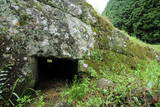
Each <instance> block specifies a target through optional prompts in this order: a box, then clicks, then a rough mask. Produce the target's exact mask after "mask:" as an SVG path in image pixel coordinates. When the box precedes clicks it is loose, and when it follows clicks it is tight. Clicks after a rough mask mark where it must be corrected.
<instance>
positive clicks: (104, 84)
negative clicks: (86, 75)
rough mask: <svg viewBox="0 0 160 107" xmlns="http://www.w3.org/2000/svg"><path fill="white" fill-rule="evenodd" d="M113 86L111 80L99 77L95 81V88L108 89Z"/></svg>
mask: <svg viewBox="0 0 160 107" xmlns="http://www.w3.org/2000/svg"><path fill="white" fill-rule="evenodd" d="M114 87H115V83H113V82H112V81H111V80H107V79H105V78H101V79H99V80H98V81H97V88H101V89H109V88H114Z"/></svg>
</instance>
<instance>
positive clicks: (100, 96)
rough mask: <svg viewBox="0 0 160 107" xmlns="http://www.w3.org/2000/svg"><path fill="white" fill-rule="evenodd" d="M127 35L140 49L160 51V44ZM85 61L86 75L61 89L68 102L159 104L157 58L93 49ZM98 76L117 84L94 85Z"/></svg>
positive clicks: (83, 105) (89, 106) (94, 106)
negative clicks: (86, 66) (100, 86)
mask: <svg viewBox="0 0 160 107" xmlns="http://www.w3.org/2000/svg"><path fill="white" fill-rule="evenodd" d="M122 32H123V31H122ZM127 36H128V35H127ZM128 37H129V40H130V41H131V42H133V43H134V44H138V45H135V46H139V47H138V48H140V49H141V47H150V48H153V49H154V50H155V51H156V52H160V45H150V44H146V43H144V42H142V41H140V40H138V39H137V38H135V37H130V36H128ZM143 51H145V48H143ZM144 53H145V52H144ZM141 54H143V53H141ZM141 54H140V55H141ZM85 63H87V64H88V65H89V67H88V69H87V70H86V73H87V76H86V78H83V79H82V81H75V82H74V83H73V85H72V87H70V88H66V89H64V90H63V92H62V93H61V96H62V99H63V100H64V101H65V102H67V103H68V104H70V105H72V106H75V107H100V106H101V107H109V106H124V107H140V106H144V107H151V106H155V107H159V106H160V64H159V63H158V62H157V61H156V60H153V59H150V58H148V59H147V57H145V58H139V57H137V56H133V57H129V56H126V55H122V54H118V53H116V52H112V51H109V50H100V49H94V50H92V53H91V58H90V59H89V60H86V61H85ZM101 78H105V79H107V80H111V81H113V82H114V83H115V84H116V86H115V87H114V88H112V89H111V88H109V89H100V88H97V87H96V85H97V80H99V79H101Z"/></svg>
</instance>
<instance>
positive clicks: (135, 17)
mask: <svg viewBox="0 0 160 107" xmlns="http://www.w3.org/2000/svg"><path fill="white" fill-rule="evenodd" d="M159 7H160V1H159V0H147V1H146V0H110V1H109V3H108V5H107V7H106V10H105V11H104V15H106V16H107V17H108V18H109V19H110V20H111V21H112V23H113V24H114V25H115V26H116V27H118V28H120V29H123V30H126V31H127V32H128V33H129V34H130V35H132V36H136V37H137V38H140V39H141V40H143V41H146V42H149V43H159V42H160V31H159V29H160V19H159V18H160V8H159Z"/></svg>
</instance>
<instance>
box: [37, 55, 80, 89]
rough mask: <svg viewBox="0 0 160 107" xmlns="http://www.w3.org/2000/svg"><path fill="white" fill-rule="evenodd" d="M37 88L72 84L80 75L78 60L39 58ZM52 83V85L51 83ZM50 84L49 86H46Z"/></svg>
mask: <svg viewBox="0 0 160 107" xmlns="http://www.w3.org/2000/svg"><path fill="white" fill-rule="evenodd" d="M37 73H38V76H37V83H36V87H38V88H40V87H49V85H51V84H52V85H54V83H53V81H54V82H66V83H71V82H72V81H73V79H74V76H75V75H76V74H77V73H78V60H72V59H65V58H55V57H52V58H44V57H38V58H37ZM51 81H52V83H50V82H51ZM44 84H45V85H47V84H49V85H48V86H44Z"/></svg>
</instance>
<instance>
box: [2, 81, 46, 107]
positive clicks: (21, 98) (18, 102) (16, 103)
mask: <svg viewBox="0 0 160 107" xmlns="http://www.w3.org/2000/svg"><path fill="white" fill-rule="evenodd" d="M18 82H19V79H18V80H17V81H16V82H15V83H14V85H13V87H12V91H11V93H10V94H9V95H8V97H7V98H5V97H3V95H0V97H1V99H0V100H2V104H3V105H2V106H4V107H6V106H7V107H8V106H9V107H26V106H27V105H28V104H30V103H31V102H33V101H34V100H35V98H36V96H38V99H37V101H36V102H35V103H36V104H35V105H36V107H43V106H44V104H45V102H44V97H43V95H40V92H39V91H35V90H34V89H31V88H28V89H26V90H24V91H23V92H22V94H20V95H19V94H17V93H16V86H17V84H18ZM3 87H4V86H2V85H0V90H1V89H3ZM1 94H2V93H1Z"/></svg>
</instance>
